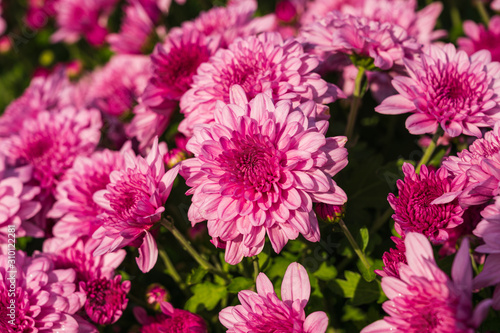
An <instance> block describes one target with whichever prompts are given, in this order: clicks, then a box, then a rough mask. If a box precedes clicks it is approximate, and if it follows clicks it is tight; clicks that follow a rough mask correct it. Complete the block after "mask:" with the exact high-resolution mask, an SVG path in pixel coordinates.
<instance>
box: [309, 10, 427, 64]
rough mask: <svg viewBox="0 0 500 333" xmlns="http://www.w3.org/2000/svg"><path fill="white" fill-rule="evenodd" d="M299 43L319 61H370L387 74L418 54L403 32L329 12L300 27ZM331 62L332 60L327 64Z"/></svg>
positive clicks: (365, 18)
mask: <svg viewBox="0 0 500 333" xmlns="http://www.w3.org/2000/svg"><path fill="white" fill-rule="evenodd" d="M300 40H301V41H304V42H307V43H309V44H311V45H313V47H314V51H313V52H315V53H317V54H319V56H320V58H321V59H322V60H326V59H328V58H330V57H335V59H336V60H335V61H337V62H339V65H341V64H342V62H341V61H342V60H343V62H345V63H349V59H348V56H349V55H353V54H354V55H356V56H358V57H361V58H372V59H373V64H374V65H375V66H376V67H378V68H380V69H382V70H390V69H393V67H394V66H395V65H399V66H402V64H403V63H402V62H403V59H412V58H413V56H414V55H415V54H417V53H419V52H420V47H421V46H420V44H418V43H417V41H416V39H415V38H414V37H413V36H411V35H409V34H408V32H407V31H406V29H404V28H403V27H401V26H399V25H395V24H392V23H390V22H379V21H375V20H373V19H370V18H368V17H360V16H353V15H349V14H344V13H342V12H340V11H332V12H329V13H328V14H327V15H326V16H325V18H324V19H322V20H320V21H316V22H313V23H311V24H309V25H307V26H305V27H303V29H302V31H301V33H300ZM328 61H331V62H334V60H331V59H330V60H328Z"/></svg>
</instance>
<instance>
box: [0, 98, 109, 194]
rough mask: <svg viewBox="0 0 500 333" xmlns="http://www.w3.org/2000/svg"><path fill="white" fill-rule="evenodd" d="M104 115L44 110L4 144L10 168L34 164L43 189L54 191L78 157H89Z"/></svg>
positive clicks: (90, 112) (34, 175) (67, 109)
mask: <svg viewBox="0 0 500 333" xmlns="http://www.w3.org/2000/svg"><path fill="white" fill-rule="evenodd" d="M101 126H102V123H101V116H100V114H99V111H97V110H92V109H91V110H85V109H84V110H77V109H75V108H74V107H69V106H68V107H65V108H62V109H61V110H59V111H57V112H52V113H51V112H48V111H41V112H39V113H38V116H37V117H36V118H28V119H26V120H25V121H24V122H23V126H22V128H21V130H20V131H19V132H18V133H17V134H13V135H11V136H10V137H9V138H7V139H6V140H5V141H4V142H2V147H3V148H4V149H5V150H4V151H5V152H6V156H7V158H8V160H9V164H10V165H31V166H32V167H33V178H34V179H35V180H36V182H37V184H39V185H40V187H41V188H42V190H45V191H48V192H52V191H53V190H55V187H56V185H57V183H58V182H59V181H60V179H61V177H62V176H63V175H64V173H65V172H66V170H67V169H69V168H70V167H71V166H72V165H73V161H74V160H75V158H76V157H77V156H78V155H90V154H91V153H92V152H93V151H94V149H95V147H96V146H97V144H98V142H99V139H100V135H101V133H100V131H101Z"/></svg>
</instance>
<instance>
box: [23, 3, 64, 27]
mask: <svg viewBox="0 0 500 333" xmlns="http://www.w3.org/2000/svg"><path fill="white" fill-rule="evenodd" d="M56 2H57V0H28V11H27V12H26V18H25V21H26V24H27V25H28V27H30V28H31V29H34V30H38V29H41V28H43V27H44V26H45V25H46V24H47V23H48V21H49V19H50V18H51V17H53V16H54V15H55V13H56V12H55V8H54V5H55V4H56Z"/></svg>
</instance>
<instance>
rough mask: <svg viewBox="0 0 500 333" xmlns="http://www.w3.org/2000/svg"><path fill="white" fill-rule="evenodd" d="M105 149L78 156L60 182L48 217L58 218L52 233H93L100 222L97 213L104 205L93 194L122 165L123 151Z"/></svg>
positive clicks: (101, 211) (126, 148) (99, 212)
mask: <svg viewBox="0 0 500 333" xmlns="http://www.w3.org/2000/svg"><path fill="white" fill-rule="evenodd" d="M129 149H130V145H129V144H126V145H125V146H124V147H123V148H122V152H114V151H111V150H107V149H106V150H103V151H100V152H95V153H93V154H92V155H91V156H89V157H86V156H79V157H77V158H76V160H75V163H74V164H73V166H72V168H71V169H69V170H68V171H66V173H65V175H64V178H63V180H62V181H61V182H60V183H59V184H58V185H57V188H56V192H55V198H56V202H55V203H54V205H53V207H52V208H51V210H50V211H49V212H48V217H50V218H54V219H58V221H57V222H56V224H55V225H54V228H53V230H52V233H53V234H54V236H56V237H71V236H91V235H92V234H93V233H94V231H96V230H97V228H98V227H99V226H100V224H99V222H98V220H97V216H98V215H99V214H101V213H103V212H104V209H103V208H102V207H100V206H99V205H97V204H96V203H95V202H94V200H93V195H94V193H95V192H97V191H99V190H103V189H105V188H106V185H108V184H109V182H110V179H109V175H110V174H111V172H112V171H114V170H119V169H121V168H122V166H123V165H124V164H125V163H124V158H123V152H124V151H127V150H129Z"/></svg>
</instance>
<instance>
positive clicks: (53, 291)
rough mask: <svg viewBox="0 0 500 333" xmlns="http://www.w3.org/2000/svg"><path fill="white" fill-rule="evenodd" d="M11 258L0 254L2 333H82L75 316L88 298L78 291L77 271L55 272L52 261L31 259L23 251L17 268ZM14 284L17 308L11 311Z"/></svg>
mask: <svg viewBox="0 0 500 333" xmlns="http://www.w3.org/2000/svg"><path fill="white" fill-rule="evenodd" d="M8 259H10V258H8V256H7V255H0V315H1V316H2V317H1V318H2V319H1V320H0V331H2V332H40V333H42V332H43V333H45V332H46V333H51V332H63V331H64V332H70V333H78V332H79V331H78V324H77V322H76V320H75V319H74V318H73V316H72V315H73V314H74V313H76V312H77V311H78V310H79V309H80V308H81V307H82V306H83V303H84V302H85V295H84V294H83V293H81V292H77V291H76V286H75V284H74V279H75V271H74V270H72V269H54V265H53V263H52V261H51V260H50V259H49V258H46V257H43V256H38V255H36V256H34V257H28V256H27V255H26V254H25V253H24V252H22V251H16V253H15V265H13V266H11V263H12V261H8ZM16 270H17V273H16V272H15V271H16ZM11 278H12V279H11ZM14 281H15V287H16V291H15V298H14V300H15V306H14V307H13V308H14V309H13V310H11V309H9V306H11V304H12V303H10V302H9V300H10V299H12V298H11V297H10V296H9V294H10V292H9V289H10V287H11V285H12V284H13V282H14ZM11 314H13V315H12V316H11ZM10 320H13V321H14V326H12V325H11V324H10V323H9V321H10Z"/></svg>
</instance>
